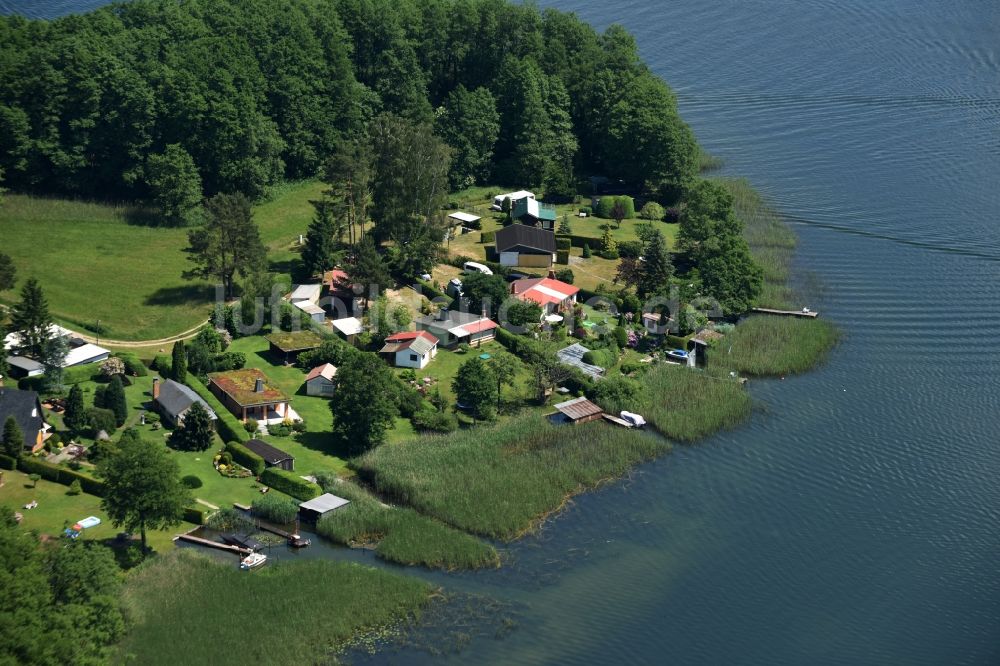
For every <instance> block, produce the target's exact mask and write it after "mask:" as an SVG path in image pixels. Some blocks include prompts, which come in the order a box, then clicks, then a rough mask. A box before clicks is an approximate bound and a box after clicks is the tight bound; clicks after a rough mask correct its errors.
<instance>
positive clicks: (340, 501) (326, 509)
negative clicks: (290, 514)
mask: <svg viewBox="0 0 1000 666" xmlns="http://www.w3.org/2000/svg"><path fill="white" fill-rule="evenodd" d="M350 503H351V501H350V500H346V499H344V498H343V497H337V496H336V495H332V494H330V493H324V494H322V495H320V496H319V497H314V498H313V499H311V500H309V501H308V502H302V503H301V504H299V513H301V514H302V517H303V518H307V519H309V520H318V519H319V518H320V517H321V516H322V515H323V514H325V513H330V512H331V511H336V510H337V509H339V508H340V507H342V506H347V505H348V504H350Z"/></svg>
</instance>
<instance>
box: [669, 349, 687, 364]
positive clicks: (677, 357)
mask: <svg viewBox="0 0 1000 666" xmlns="http://www.w3.org/2000/svg"><path fill="white" fill-rule="evenodd" d="M666 355H667V359H668V360H671V361H677V362H678V363H687V360H688V353H687V352H686V351H684V350H683V349H671V350H670V351H668V352H666Z"/></svg>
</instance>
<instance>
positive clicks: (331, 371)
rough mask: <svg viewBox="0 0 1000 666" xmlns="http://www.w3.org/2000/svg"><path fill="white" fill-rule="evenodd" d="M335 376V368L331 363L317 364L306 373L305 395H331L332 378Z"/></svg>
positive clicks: (326, 396)
mask: <svg viewBox="0 0 1000 666" xmlns="http://www.w3.org/2000/svg"><path fill="white" fill-rule="evenodd" d="M336 376H337V368H336V366H334V365H333V364H332V363H324V364H323V365H317V366H316V367H315V368H313V369H312V370H310V371H309V374H308V375H306V395H315V396H320V397H323V398H329V397H330V396H332V395H333V389H334V387H335V384H334V382H333V378H334V377H336Z"/></svg>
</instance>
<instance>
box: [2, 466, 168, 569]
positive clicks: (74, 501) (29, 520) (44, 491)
mask: <svg viewBox="0 0 1000 666" xmlns="http://www.w3.org/2000/svg"><path fill="white" fill-rule="evenodd" d="M3 480H4V485H3V487H2V488H0V505H4V506H7V507H10V508H11V509H13V510H15V511H19V512H20V513H21V514H23V515H24V520H22V521H21V527H22V529H25V530H32V531H34V532H37V533H38V534H47V535H50V536H60V535H61V534H62V531H63V530H64V529H65V528H66V527H68V526H70V525H72V524H73V523H75V522H77V521H80V520H83V519H84V518H86V517H88V516H97V517H98V518H100V519H101V524H100V525H98V526H97V527H92V528H90V529H87V530H84V531H83V534H82V536H81V537H80V538H81V539H111V538H114V536H115V535H116V534H118V532H119V531H120V530H119V529H118V528H116V527H114V526H113V525H112V524H111V523H110V522H109V521H108V515H107V514H106V513H104V512H103V511H102V510H101V500H100V498H99V497H95V496H93V495H88V494H86V493H80V494H79V495H68V494H67V493H66V491H67V490H68V486H64V485H62V484H59V483H53V482H51V481H46V480H44V479H42V480H40V481H39V482H38V485H37V486H36V487H32V482H31V481H30V480H29V479H28V475H27V474H24V473H23V472H10V471H4V472H3ZM32 500H35V501H37V502H38V506H37V507H36V508H34V509H30V510H26V509H24V508H23V507H24V505H25V504H28V503H29V502H31V501H32ZM181 529H182V528H176V529H170V530H161V531H149V532H147V534H146V536H147V538H148V540H149V543H150V545H151V546H152V547H153V548H155V549H156V550H160V551H162V550H165V549H166V548H169V547H170V546H172V545H173V542H172V541H171V539H172V538H173V536H174V535H175V534H177V533H178V532H179V531H181Z"/></svg>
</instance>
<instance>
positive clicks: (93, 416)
mask: <svg viewBox="0 0 1000 666" xmlns="http://www.w3.org/2000/svg"><path fill="white" fill-rule="evenodd" d="M84 414H85V415H86V417H87V424H88V425H89V426H90V430H91V431H92V432H93V434H94V436H95V437H96V436H97V433H99V432H101V431H102V430H103V431H104V432H106V433H108V434H109V435H110V434H111V433H113V432H114V431H115V429H116V428H117V427H118V421H117V420H116V419H115V413H114V412H113V411H111V410H110V409H104V408H103V407H90V408H88V409H87V411H85V412H84Z"/></svg>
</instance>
